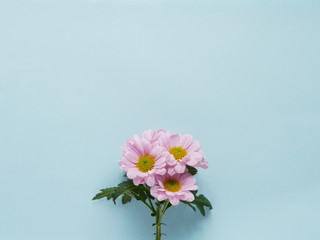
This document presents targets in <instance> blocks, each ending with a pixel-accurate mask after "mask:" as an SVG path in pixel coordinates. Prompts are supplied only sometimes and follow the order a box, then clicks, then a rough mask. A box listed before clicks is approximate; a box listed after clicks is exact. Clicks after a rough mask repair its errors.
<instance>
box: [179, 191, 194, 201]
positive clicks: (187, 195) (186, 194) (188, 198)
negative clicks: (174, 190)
mask: <svg viewBox="0 0 320 240" xmlns="http://www.w3.org/2000/svg"><path fill="white" fill-rule="evenodd" d="M181 200H184V201H187V202H192V201H193V200H194V195H193V194H192V193H191V192H189V191H188V192H184V194H183V195H182V196H181Z"/></svg>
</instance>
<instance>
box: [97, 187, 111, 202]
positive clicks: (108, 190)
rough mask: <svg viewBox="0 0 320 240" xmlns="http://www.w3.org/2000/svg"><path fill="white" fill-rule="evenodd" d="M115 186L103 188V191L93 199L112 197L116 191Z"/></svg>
mask: <svg viewBox="0 0 320 240" xmlns="http://www.w3.org/2000/svg"><path fill="white" fill-rule="evenodd" d="M114 190H115V188H114V187H112V188H106V189H101V190H100V191H101V193H97V194H96V195H95V196H94V197H93V198H92V200H97V199H101V198H104V197H106V198H107V199H108V200H110V199H111V198H112V195H113V193H114Z"/></svg>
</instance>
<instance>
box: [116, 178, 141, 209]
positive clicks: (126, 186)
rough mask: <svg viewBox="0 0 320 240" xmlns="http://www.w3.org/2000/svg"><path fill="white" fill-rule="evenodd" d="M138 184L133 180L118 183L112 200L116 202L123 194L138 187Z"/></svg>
mask: <svg viewBox="0 0 320 240" xmlns="http://www.w3.org/2000/svg"><path fill="white" fill-rule="evenodd" d="M136 187H137V186H136V185H134V184H133V182H132V181H131V180H127V181H123V182H122V183H119V184H118V187H116V188H115V190H114V193H113V194H112V200H113V202H114V204H116V200H117V198H118V197H119V196H121V195H123V194H126V193H127V194H130V193H131V190H132V189H134V188H136Z"/></svg>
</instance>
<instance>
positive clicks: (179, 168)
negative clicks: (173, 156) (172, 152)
mask: <svg viewBox="0 0 320 240" xmlns="http://www.w3.org/2000/svg"><path fill="white" fill-rule="evenodd" d="M174 169H175V170H176V172H177V173H184V171H185V170H186V165H184V164H181V163H180V162H178V163H177V165H176V166H175V167H174Z"/></svg>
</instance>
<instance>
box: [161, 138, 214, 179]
mask: <svg viewBox="0 0 320 240" xmlns="http://www.w3.org/2000/svg"><path fill="white" fill-rule="evenodd" d="M160 145H161V146H163V147H165V148H166V150H167V151H168V153H169V154H170V156H169V159H168V173H169V174H170V175H173V174H175V173H184V172H185V171H186V165H189V166H192V167H202V168H208V162H207V161H206V160H205V158H204V154H203V152H202V151H201V150H200V143H199V142H198V141H194V140H193V139H192V136H191V135H188V134H185V135H181V134H172V133H169V132H167V133H166V134H164V135H162V137H161V138H160Z"/></svg>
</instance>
